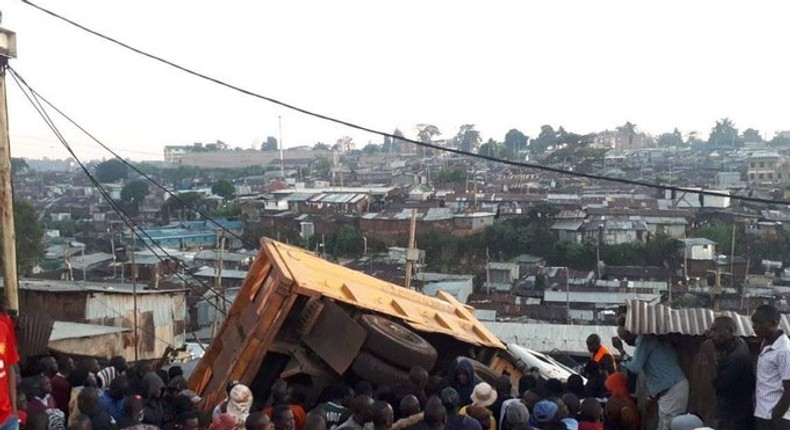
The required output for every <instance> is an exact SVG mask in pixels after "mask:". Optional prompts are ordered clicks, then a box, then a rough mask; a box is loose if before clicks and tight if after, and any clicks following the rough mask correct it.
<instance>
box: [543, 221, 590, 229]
mask: <svg viewBox="0 0 790 430" xmlns="http://www.w3.org/2000/svg"><path fill="white" fill-rule="evenodd" d="M582 224H584V221H575V220H560V221H557V222H555V223H554V224H553V225H552V226H551V228H550V230H567V231H577V230H579V227H581V226H582Z"/></svg>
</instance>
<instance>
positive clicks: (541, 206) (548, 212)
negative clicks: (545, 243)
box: [527, 202, 560, 224]
mask: <svg viewBox="0 0 790 430" xmlns="http://www.w3.org/2000/svg"><path fill="white" fill-rule="evenodd" d="M558 213H560V209H559V208H558V207H557V206H555V205H553V204H551V203H546V202H541V203H538V204H536V205H535V206H533V207H532V209H530V210H529V212H528V213H527V219H528V220H529V221H531V222H538V223H541V224H546V223H552V222H554V217H556V216H557V214H558Z"/></svg>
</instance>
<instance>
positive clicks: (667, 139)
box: [657, 128, 683, 147]
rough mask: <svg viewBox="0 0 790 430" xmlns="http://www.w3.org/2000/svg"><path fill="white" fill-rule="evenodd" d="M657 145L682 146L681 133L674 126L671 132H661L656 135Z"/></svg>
mask: <svg viewBox="0 0 790 430" xmlns="http://www.w3.org/2000/svg"><path fill="white" fill-rule="evenodd" d="M657 143H658V146H665V147H667V146H669V147H672V146H683V135H681V134H680V131H679V130H678V129H677V128H676V129H675V130H674V131H672V133H663V134H661V135H660V136H658V142H657Z"/></svg>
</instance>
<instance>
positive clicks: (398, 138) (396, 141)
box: [390, 128, 409, 152]
mask: <svg viewBox="0 0 790 430" xmlns="http://www.w3.org/2000/svg"><path fill="white" fill-rule="evenodd" d="M392 135H393V136H395V137H394V138H393V139H392V142H390V145H391V146H392V147H393V148H394V149H395V151H397V152H403V151H404V150H405V149H406V145H407V144H409V142H406V141H405V140H403V138H404V137H405V136H404V135H403V132H402V131H400V129H399V128H396V129H395V131H393V132H392Z"/></svg>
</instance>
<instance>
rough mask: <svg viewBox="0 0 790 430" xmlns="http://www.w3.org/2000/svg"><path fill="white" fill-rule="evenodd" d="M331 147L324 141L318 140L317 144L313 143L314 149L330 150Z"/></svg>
mask: <svg viewBox="0 0 790 430" xmlns="http://www.w3.org/2000/svg"><path fill="white" fill-rule="evenodd" d="M330 149H332V148H330V147H329V145H327V144H326V143H323V142H317V143H316V144H315V145H313V151H329V150H330Z"/></svg>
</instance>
